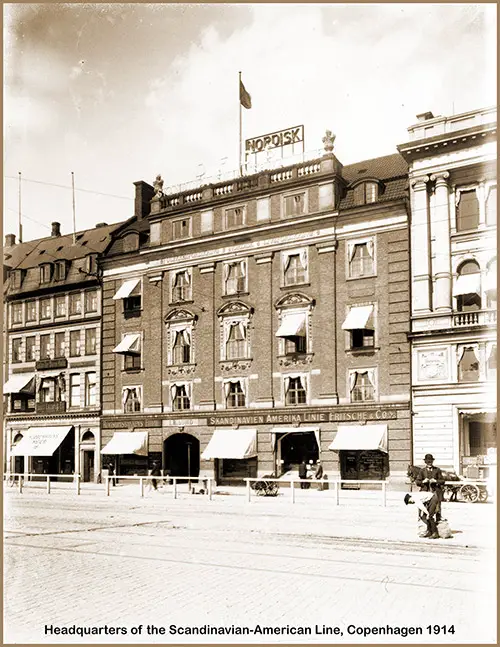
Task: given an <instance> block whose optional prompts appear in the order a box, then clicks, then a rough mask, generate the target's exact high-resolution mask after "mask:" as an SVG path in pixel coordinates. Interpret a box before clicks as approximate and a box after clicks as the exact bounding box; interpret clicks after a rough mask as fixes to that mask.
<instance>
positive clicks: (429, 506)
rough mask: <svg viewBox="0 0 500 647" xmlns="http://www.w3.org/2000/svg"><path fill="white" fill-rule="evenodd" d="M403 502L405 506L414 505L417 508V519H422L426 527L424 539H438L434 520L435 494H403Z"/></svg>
mask: <svg viewBox="0 0 500 647" xmlns="http://www.w3.org/2000/svg"><path fill="white" fill-rule="evenodd" d="M404 502H405V504H406V505H408V504H410V503H414V504H415V505H416V506H417V508H418V511H419V512H418V516H419V519H422V521H423V522H424V523H425V524H426V526H427V532H426V533H425V535H424V537H428V538H429V539H439V533H438V529H437V519H436V513H437V509H438V506H439V497H438V495H437V494H436V492H414V493H412V494H405V498H404Z"/></svg>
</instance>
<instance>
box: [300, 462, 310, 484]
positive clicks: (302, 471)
mask: <svg viewBox="0 0 500 647" xmlns="http://www.w3.org/2000/svg"><path fill="white" fill-rule="evenodd" d="M306 478H307V463H306V462H305V460H304V461H302V463H301V464H300V465H299V479H306ZM308 485H309V483H304V481H302V480H301V482H300V489H301V490H307V486H308Z"/></svg>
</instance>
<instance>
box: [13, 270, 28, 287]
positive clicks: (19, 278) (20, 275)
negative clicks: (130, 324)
mask: <svg viewBox="0 0 500 647" xmlns="http://www.w3.org/2000/svg"><path fill="white" fill-rule="evenodd" d="M25 273H26V270H13V271H12V272H11V276H12V287H13V288H14V289H15V290H19V289H20V288H21V286H22V284H23V279H24V276H25Z"/></svg>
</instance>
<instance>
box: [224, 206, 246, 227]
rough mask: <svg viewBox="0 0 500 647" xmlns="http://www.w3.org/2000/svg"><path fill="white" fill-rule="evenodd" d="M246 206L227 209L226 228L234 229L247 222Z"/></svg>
mask: <svg viewBox="0 0 500 647" xmlns="http://www.w3.org/2000/svg"><path fill="white" fill-rule="evenodd" d="M245 211H246V210H245V207H233V208H232V209H226V229H234V228H235V227H241V226H242V225H244V224H245V220H246V212H245Z"/></svg>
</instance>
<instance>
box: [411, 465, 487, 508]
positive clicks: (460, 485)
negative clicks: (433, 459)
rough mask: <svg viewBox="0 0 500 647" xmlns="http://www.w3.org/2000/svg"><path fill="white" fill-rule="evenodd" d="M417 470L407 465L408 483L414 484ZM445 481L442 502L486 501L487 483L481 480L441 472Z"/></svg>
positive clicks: (444, 471)
mask: <svg viewBox="0 0 500 647" xmlns="http://www.w3.org/2000/svg"><path fill="white" fill-rule="evenodd" d="M418 472H419V468H418V467H416V466H415V465H408V476H409V478H410V483H411V484H412V485H413V483H415V478H416V477H417V474H418ZM441 472H442V475H443V478H444V479H445V482H444V485H443V499H444V501H465V502H467V503H476V502H478V501H479V502H481V503H483V502H484V501H487V500H488V488H487V485H488V482H487V481H486V480H483V479H468V478H464V477H463V476H459V475H458V474H456V473H455V472H450V471H446V470H441Z"/></svg>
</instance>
